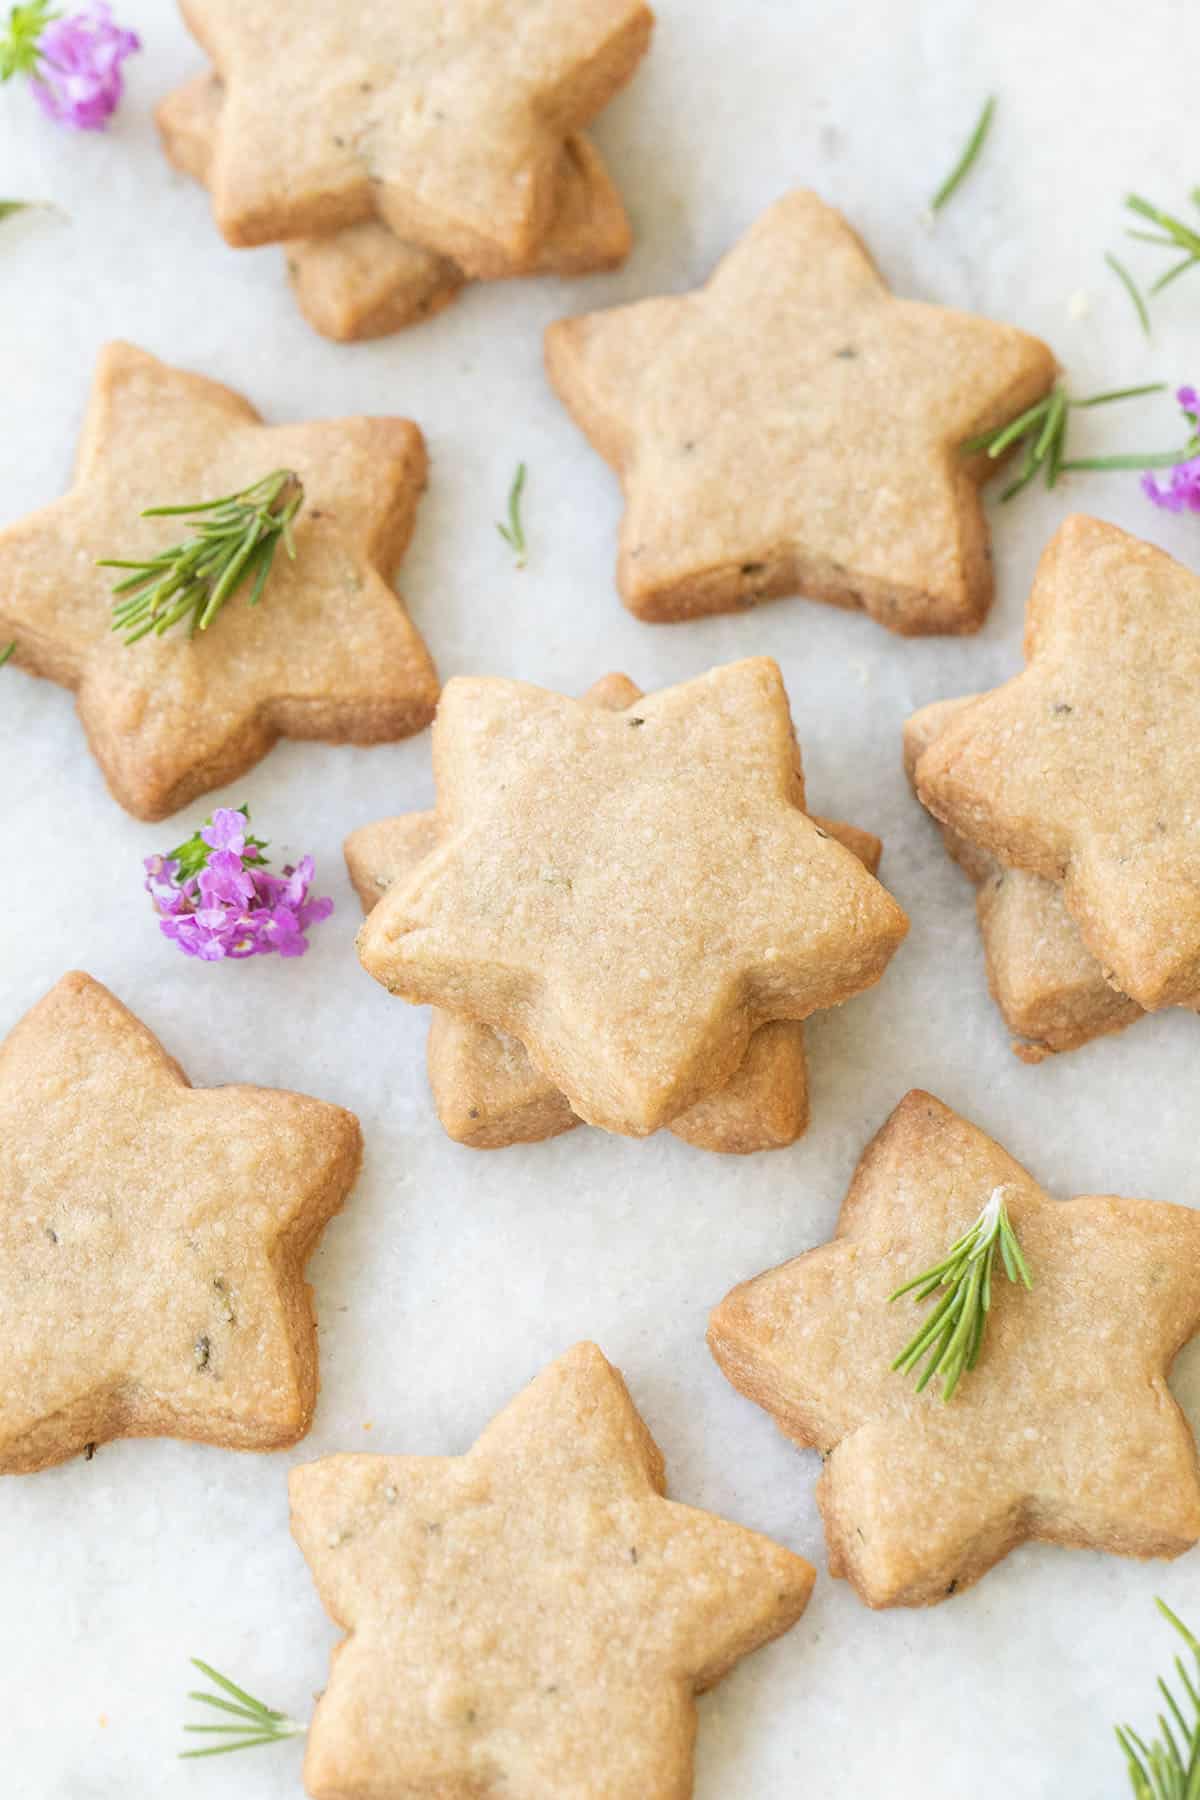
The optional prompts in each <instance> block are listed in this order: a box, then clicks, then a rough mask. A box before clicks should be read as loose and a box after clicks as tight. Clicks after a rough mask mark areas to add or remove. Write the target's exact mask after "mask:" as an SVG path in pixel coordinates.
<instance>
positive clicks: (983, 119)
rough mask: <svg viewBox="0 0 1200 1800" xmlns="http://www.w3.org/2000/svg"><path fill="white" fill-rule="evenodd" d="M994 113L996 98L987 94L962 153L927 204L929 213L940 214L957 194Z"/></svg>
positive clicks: (989, 127) (973, 163) (979, 149)
mask: <svg viewBox="0 0 1200 1800" xmlns="http://www.w3.org/2000/svg"><path fill="white" fill-rule="evenodd" d="M995 111H996V96H995V94H989V95H988V97H987V99H986V100H985V101H984V103H983V111H982V112H981V113H980V115H979V117H978V119H977V120H976V122H975V129H974V131H972V133H971V135H970V137H969V138H968V139H967V141H966V144H965V145H964V147H963V153H962V155H961V156H960V157H959V159H958V161H957V162H956V163H955V165H954V167H953V168H952V169H951V171H950V173H949V174H948V175H947V177H946V179H945V181H943V183H942V185H941V187H940V188H939V189H938V191H937V193H936V194H935V195H934V196H933V199H932V200H931V201H930V202H929V210H930V212H934V213H937V212H941V210H942V208H943V206H945V204H946V202H947V200H949V199H950V197H951V195H952V194H955V193H957V191H958V189H959V188H960V187H961V186H962V184H963V182H964V181H965V180H966V178H967V176H968V175H969V174H970V172H971V170H972V168H973V167H974V165H975V163H976V161H977V160H978V157H979V152H980V151H981V150H982V149H983V145H984V139H985V138H986V137H987V134H988V132H989V131H990V129H991V124H992V117H993V115H994V113H995Z"/></svg>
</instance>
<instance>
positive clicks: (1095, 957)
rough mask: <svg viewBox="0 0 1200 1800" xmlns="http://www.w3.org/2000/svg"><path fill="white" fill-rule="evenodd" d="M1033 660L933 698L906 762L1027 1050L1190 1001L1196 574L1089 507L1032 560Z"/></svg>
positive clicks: (1198, 684) (1194, 988)
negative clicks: (958, 694)
mask: <svg viewBox="0 0 1200 1800" xmlns="http://www.w3.org/2000/svg"><path fill="white" fill-rule="evenodd" d="M1025 651H1026V657H1027V662H1028V667H1027V668H1026V670H1025V672H1024V673H1023V674H1021V675H1018V676H1017V677H1015V679H1013V680H1012V681H1009V682H1006V683H1005V684H1004V686H1003V687H1000V688H997V689H996V690H995V691H994V692H993V693H990V694H984V695H975V696H970V697H968V698H966V699H961V700H953V701H940V702H938V703H936V704H935V705H933V706H927V707H925V708H924V709H923V710H922V711H921V712H918V713H917V714H916V715H915V716H914V717H913V718H912V719H910V720H909V722H908V725H907V726H906V728H905V761H906V765H907V767H908V770H909V774H910V777H911V779H912V781H913V783H914V786H915V787H916V790H917V793H918V795H919V797H920V799H921V801H922V803H923V804H924V805H925V806H926V807H927V808H928V809H929V811H930V812H931V813H933V814H934V816H935V817H936V818H937V819H939V820H940V821H941V823H942V826H943V833H944V836H945V840H946V844H947V848H948V849H949V851H950V854H951V855H952V856H953V857H954V859H955V860H956V861H957V862H958V863H960V864H961V865H962V867H963V868H964V869H965V871H966V873H967V874H968V875H969V876H970V877H971V879H972V881H974V883H975V884H976V887H977V889H978V898H977V907H978V914H979V925H980V930H981V932H982V934H983V941H984V947H985V951H986V954H987V965H988V978H989V982H990V985H991V989H992V993H993V995H994V997H995V999H996V1001H997V1003H998V1005H999V1007H1000V1010H1001V1012H1002V1013H1003V1014H1004V1018H1005V1021H1006V1023H1007V1024H1008V1026H1009V1027H1010V1029H1011V1030H1012V1031H1013V1032H1015V1033H1016V1034H1017V1037H1018V1041H1017V1042H1016V1043H1015V1044H1014V1049H1015V1050H1016V1053H1017V1055H1018V1056H1021V1057H1022V1058H1024V1060H1026V1061H1027V1062H1039V1061H1041V1059H1042V1058H1043V1057H1045V1056H1047V1055H1050V1054H1052V1053H1053V1052H1055V1051H1062V1050H1073V1049H1075V1048H1077V1047H1078V1046H1079V1045H1081V1044H1085V1043H1087V1042H1089V1041H1090V1040H1091V1039H1092V1038H1096V1037H1099V1036H1101V1035H1102V1034H1104V1033H1106V1032H1111V1031H1120V1030H1121V1029H1123V1028H1124V1027H1125V1026H1126V1025H1130V1024H1132V1023H1133V1022H1134V1020H1136V1019H1139V1018H1141V1016H1142V1014H1143V1013H1144V1012H1157V1011H1158V1010H1160V1009H1161V1008H1163V1007H1167V1006H1184V1007H1189V1008H1191V1009H1192V1010H1193V1011H1195V1010H1198V1009H1200V824H1198V821H1197V818H1196V814H1195V807H1194V802H1193V799H1192V797H1193V796H1194V795H1195V794H1196V792H1197V791H1198V784H1200V731H1198V729H1197V728H1198V727H1200V715H1198V712H1197V704H1196V694H1197V692H1198V691H1200V582H1198V581H1197V579H1196V577H1195V576H1194V575H1193V574H1191V573H1190V572H1189V571H1188V570H1187V569H1185V568H1183V567H1182V566H1181V565H1180V564H1179V563H1177V562H1175V561H1173V559H1172V558H1171V557H1169V556H1167V555H1166V554H1165V553H1164V552H1163V551H1161V550H1157V549H1155V548H1154V547H1153V546H1152V545H1150V544H1145V543H1142V542H1140V541H1139V540H1138V539H1137V538H1133V537H1129V536H1127V535H1126V533H1125V532H1123V531H1118V530H1117V528H1116V526H1114V525H1106V524H1103V523H1101V521H1100V520H1098V519H1090V518H1084V517H1075V518H1071V519H1068V520H1067V522H1066V523H1065V524H1064V525H1063V526H1062V528H1061V530H1060V531H1059V532H1058V533H1057V534H1056V535H1055V537H1054V538H1053V539H1052V541H1051V542H1050V544H1049V545H1048V547H1047V549H1046V551H1045V553H1044V555H1043V557H1042V560H1041V564H1040V566H1039V568H1038V572H1037V576H1036V579H1035V581H1034V586H1033V592H1032V594H1031V596H1030V600H1029V611H1028V616H1027V621H1026V629H1025Z"/></svg>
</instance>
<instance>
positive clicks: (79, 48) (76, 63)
mask: <svg viewBox="0 0 1200 1800" xmlns="http://www.w3.org/2000/svg"><path fill="white" fill-rule="evenodd" d="M141 47H142V46H141V40H140V39H139V38H138V37H137V36H136V34H135V33H134V32H132V31H125V30H123V29H122V28H121V26H119V25H117V24H116V23H115V22H114V20H113V16H112V8H111V7H110V6H109V5H108V3H107V0H89V3H88V5H87V7H86V8H85V10H84V11H83V12H78V13H73V14H72V15H71V17H70V18H67V19H53V20H52V21H51V22H50V24H48V25H47V26H46V29H45V30H44V31H43V32H42V34H41V36H40V37H39V38H38V40H37V64H36V67H35V69H34V72H33V76H32V80H33V92H34V98H35V99H36V100H37V103H38V105H39V106H40V107H41V109H42V111H43V112H44V113H46V114H47V116H48V117H49V118H51V119H54V120H55V121H56V122H57V123H58V124H60V125H73V126H74V127H75V128H76V129H77V130H79V131H102V130H103V129H104V127H105V125H107V123H108V121H109V119H110V118H111V117H112V115H113V113H114V112H115V111H116V110H117V107H118V106H119V104H120V101H121V94H122V92H123V91H124V85H125V84H124V79H123V77H122V74H121V64H122V62H123V61H124V60H125V58H126V57H127V56H132V54H133V52H134V51H135V50H140V49H141Z"/></svg>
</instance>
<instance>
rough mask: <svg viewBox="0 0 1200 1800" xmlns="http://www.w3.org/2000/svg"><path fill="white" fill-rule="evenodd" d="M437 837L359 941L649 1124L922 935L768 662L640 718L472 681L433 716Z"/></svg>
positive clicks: (394, 973) (602, 1115)
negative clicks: (812, 791)
mask: <svg viewBox="0 0 1200 1800" xmlns="http://www.w3.org/2000/svg"><path fill="white" fill-rule="evenodd" d="M434 773H435V777H436V781H437V789H438V818H439V825H440V828H441V831H442V837H441V841H440V843H439V845H438V848H437V849H436V850H435V851H434V852H433V853H432V855H430V856H428V857H427V858H426V859H425V860H424V861H423V862H422V863H421V864H420V866H419V867H418V869H417V870H416V871H415V872H414V874H413V875H412V876H411V877H410V878H409V879H408V880H407V881H404V882H400V883H397V884H396V885H395V886H394V887H392V888H391V889H390V890H389V891H388V892H387V893H386V894H385V896H384V898H383V899H382V900H381V901H380V903H379V904H378V905H377V906H376V907H375V908H374V910H373V911H372V912H371V914H370V916H369V917H368V919H367V921H366V923H365V924H364V925H363V927H362V930H361V931H360V934H359V952H360V955H361V957H362V960H363V963H364V965H365V967H366V968H367V969H368V971H369V972H370V973H371V974H372V975H374V976H375V977H376V979H377V980H379V981H381V982H382V983H383V984H384V985H385V986H386V987H388V988H389V989H390V990H391V991H392V992H394V993H398V994H401V995H402V996H403V997H404V998H405V999H408V1000H410V1001H412V1002H414V1003H415V1004H418V1005H420V1004H430V1005H434V1006H441V1007H444V1008H446V1009H447V1010H449V1011H451V1012H456V1013H460V1014H464V1015H466V1016H467V1017H470V1018H474V1019H477V1020H479V1021H480V1022H482V1023H484V1024H487V1025H491V1026H493V1027H494V1028H496V1029H498V1030H501V1031H504V1032H507V1033H508V1034H509V1036H510V1037H514V1038H517V1039H519V1040H520V1042H521V1043H523V1044H524V1045H525V1047H526V1049H527V1050H528V1052H529V1056H530V1059H531V1061H532V1062H533V1063H534V1065H535V1066H536V1067H537V1068H538V1069H540V1070H541V1072H542V1073H543V1075H545V1076H546V1077H547V1078H548V1079H549V1080H551V1081H552V1082H553V1083H554V1085H555V1086H556V1087H557V1088H559V1089H560V1090H561V1091H562V1092H563V1093H564V1094H565V1095H566V1097H567V1100H568V1102H569V1103H570V1105H571V1107H572V1109H573V1110H574V1111H575V1112H576V1113H578V1114H579V1115H580V1116H581V1117H583V1118H584V1119H586V1120H588V1121H589V1122H590V1123H592V1124H595V1125H600V1126H603V1127H604V1128H605V1129H607V1130H612V1131H621V1132H626V1133H629V1134H630V1135H633V1136H644V1135H646V1134H648V1133H649V1132H652V1131H655V1130H657V1129H658V1128H659V1126H660V1125H664V1124H667V1123H668V1122H669V1121H670V1120H671V1119H674V1118H675V1117H676V1116H677V1115H678V1114H680V1113H682V1112H684V1111H685V1110H686V1109H687V1108H688V1107H689V1106H691V1105H692V1104H693V1103H694V1102H695V1101H697V1100H698V1099H700V1098H701V1097H702V1096H704V1095H707V1094H710V1093H712V1092H713V1091H714V1090H715V1089H717V1088H718V1087H721V1086H722V1085H724V1084H725V1083H727V1082H728V1081H729V1080H730V1079H731V1077H732V1076H733V1074H734V1071H735V1070H736V1069H737V1068H738V1065H739V1064H740V1063H741V1062H742V1060H743V1058H744V1056H745V1054H746V1049H747V1046H748V1043H749V1039H750V1035H751V1033H752V1032H753V1031H754V1030H756V1029H757V1028H758V1027H759V1026H761V1025H764V1024H766V1023H767V1022H768V1021H769V1020H771V1019H803V1018H806V1017H807V1016H808V1014H809V1013H812V1012H816V1011H818V1010H819V1009H820V1008H822V1007H826V1006H833V1005H836V1004H838V1002H839V1001H841V1000H844V999H848V998H849V997H850V996H851V995H852V994H855V993H858V992H861V991H862V990H863V989H864V988H866V987H869V986H871V985H872V984H873V983H874V982H875V981H877V980H878V979H879V977H880V976H881V975H882V973H883V970H884V968H885V967H886V966H887V963H888V961H889V960H890V958H891V956H892V954H893V953H894V951H895V950H896V948H897V947H898V945H899V943H900V942H901V940H902V938H903V937H904V934H905V931H906V929H907V920H906V918H905V916H904V914H903V913H902V912H901V910H900V908H899V907H898V906H897V905H896V903H895V901H894V900H892V898H891V896H890V895H888V894H887V893H886V892H885V891H884V889H883V888H881V887H880V886H879V884H878V882H876V881H875V880H874V879H873V878H872V877H871V876H870V875H868V874H867V873H866V871H865V870H864V869H863V867H862V865H861V863H859V862H858V861H857V860H856V858H855V857H854V856H853V855H852V854H851V853H850V852H849V851H847V850H845V849H844V848H843V847H842V846H841V845H840V844H838V843H837V842H835V841H834V840H833V839H832V838H831V837H829V836H828V835H822V833H821V832H820V831H819V830H818V828H817V827H816V826H815V825H814V824H813V823H812V821H811V820H810V819H808V818H807V817H806V816H805V814H804V812H803V806H804V791H803V781H802V778H801V776H800V773H799V769H798V763H797V756H796V748H795V740H794V737H793V733H792V725H791V716H790V713H789V711H788V704H787V696H786V694H785V692H784V689H783V682H782V679H781V677H780V674H779V670H778V668H777V667H776V665H775V664H774V663H773V662H771V661H769V660H768V659H766V658H757V659H751V660H749V661H746V662H741V663H733V664H730V665H729V666H727V667H725V668H721V669H715V670H713V671H712V672H711V673H710V674H708V675H705V676H702V677H700V678H699V679H698V680H694V681H690V682H685V683H684V684H682V685H681V686H678V687H674V688H668V689H665V690H664V691H663V692H661V693H658V694H652V695H648V696H647V697H646V698H645V699H644V700H642V701H640V702H639V703H638V704H637V706H636V707H633V708H631V709H629V710H628V711H626V712H615V713H614V712H609V711H607V710H604V709H603V708H598V707H596V706H595V705H589V704H588V703H586V702H584V701H579V700H571V699H568V698H566V697H565V696H563V695H559V694H551V693H547V692H545V691H544V690H542V689H539V688H534V687H529V686H527V685H525V684H522V683H518V682H512V681H500V680H489V679H464V678H459V679H457V680H455V681H453V682H452V683H450V685H449V686H448V687H447V689H446V692H445V694H444V696H443V699H442V703H441V705H440V707H439V710H438V718H437V722H436V725H435V729H434Z"/></svg>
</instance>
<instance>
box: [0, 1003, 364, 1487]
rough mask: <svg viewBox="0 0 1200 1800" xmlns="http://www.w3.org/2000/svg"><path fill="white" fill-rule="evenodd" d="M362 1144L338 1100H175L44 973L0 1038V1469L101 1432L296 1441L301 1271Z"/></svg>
mask: <svg viewBox="0 0 1200 1800" xmlns="http://www.w3.org/2000/svg"><path fill="white" fill-rule="evenodd" d="M361 1149H362V1140H361V1134H360V1132H359V1128H358V1121H357V1119H356V1118H355V1117H354V1115H353V1113H348V1112H344V1111H343V1110H342V1108H341V1107H340V1106H329V1105H327V1104H326V1103H325V1102H324V1101H322V1100H310V1099H308V1098H307V1096H306V1095H303V1094H288V1093H281V1092H277V1091H276V1090H274V1089H271V1088H256V1087H224V1088H200V1089H197V1088H193V1087H192V1086H191V1085H190V1084H189V1082H188V1079H187V1077H186V1075H185V1074H184V1073H183V1070H182V1069H181V1068H180V1067H179V1064H178V1063H177V1062H175V1061H174V1059H173V1058H172V1057H170V1056H168V1055H167V1053H166V1051H165V1050H164V1049H163V1047H162V1045H161V1044H160V1043H159V1042H158V1040H157V1039H156V1038H154V1037H153V1036H152V1035H151V1033H150V1032H149V1031H147V1030H146V1027H145V1026H144V1025H142V1024H141V1023H140V1022H139V1021H138V1020H137V1019H135V1018H134V1016H133V1014H132V1013H130V1012H127V1011H126V1009H125V1008H124V1007H123V1006H122V1005H121V1003H120V1001H119V1000H116V999H115V998H114V997H113V995H112V994H110V993H109V992H108V990H107V988H103V987H101V985H100V983H99V982H98V981H93V980H92V979H91V977H90V976H88V975H80V974H71V975H65V976H64V977H63V979H62V980H61V981H60V982H59V983H58V985H57V987H55V988H52V989H51V991H50V993H49V994H47V995H46V997H45V999H44V1000H42V1001H41V1002H39V1004H38V1005H37V1006H35V1007H34V1008H33V1010H32V1012H29V1013H27V1014H26V1016H25V1017H24V1019H22V1020H21V1022H20V1023H19V1024H18V1025H17V1026H16V1028H15V1029H14V1030H13V1031H12V1032H11V1033H10V1034H9V1036H8V1037H7V1038H6V1039H5V1040H4V1042H3V1044H0V1338H2V1340H3V1363H4V1380H3V1382H0V1472H3V1473H5V1474H23V1473H27V1472H29V1471H32V1470H34V1469H44V1468H47V1467H48V1466H49V1465H50V1464H51V1463H59V1462H64V1461H66V1459H67V1458H68V1457H70V1456H75V1455H77V1454H78V1453H79V1452H80V1451H81V1450H83V1449H85V1448H86V1447H87V1446H89V1445H90V1446H95V1445H96V1444H100V1443H106V1442H107V1441H108V1440H109V1439H110V1438H115V1437H158V1436H169V1437H179V1438H196V1439H199V1440H200V1441H201V1442H203V1443H208V1444H221V1445H224V1446H226V1447H228V1448H230V1449H237V1450H274V1449H277V1448H279V1447H280V1446H282V1445H285V1444H294V1443H295V1442H296V1441H297V1439H298V1438H302V1437H303V1436H304V1434H305V1432H306V1431H307V1430H308V1427H309V1423H310V1421H311V1419H312V1414H313V1407H314V1406H315V1404H316V1398H317V1328H316V1319H315V1316H314V1313H313V1306H312V1294H311V1290H310V1289H309V1287H308V1286H307V1284H306V1283H305V1280H304V1265H305V1263H306V1262H307V1260H308V1257H309V1255H310V1253H311V1252H312V1250H313V1249H314V1248H315V1246H316V1242H317V1239H318V1238H319V1237H320V1235H321V1232H322V1230H323V1228H324V1226H325V1223H326V1221H327V1220H328V1219H330V1218H331V1217H332V1216H333V1214H334V1213H335V1212H337V1211H338V1209H339V1208H340V1207H341V1205H342V1203H343V1201H344V1200H345V1198H346V1195H347V1194H348V1193H349V1191H350V1189H351V1187H352V1186H353V1184H354V1179H355V1176H356V1175H357V1173H358V1164H359V1158H360V1155H361Z"/></svg>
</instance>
